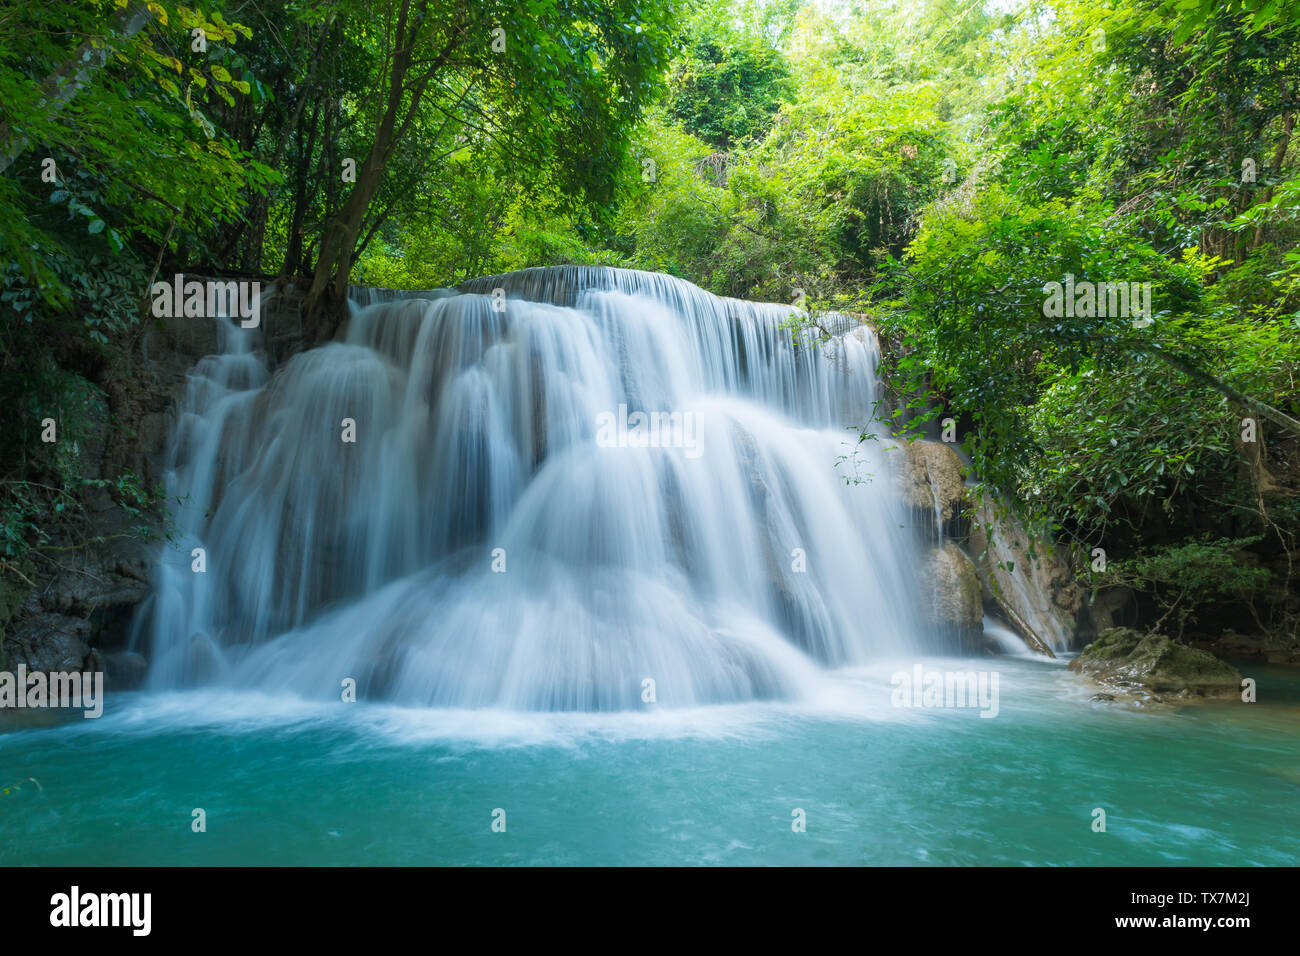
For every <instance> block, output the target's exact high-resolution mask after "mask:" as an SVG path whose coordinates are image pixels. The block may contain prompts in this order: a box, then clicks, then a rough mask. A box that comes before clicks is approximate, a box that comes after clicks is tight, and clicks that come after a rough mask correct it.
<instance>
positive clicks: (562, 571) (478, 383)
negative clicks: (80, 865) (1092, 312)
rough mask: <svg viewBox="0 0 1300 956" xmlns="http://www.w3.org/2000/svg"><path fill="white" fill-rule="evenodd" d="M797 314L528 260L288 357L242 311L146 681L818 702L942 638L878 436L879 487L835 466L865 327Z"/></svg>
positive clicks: (851, 437) (422, 697)
mask: <svg viewBox="0 0 1300 956" xmlns="http://www.w3.org/2000/svg"><path fill="white" fill-rule="evenodd" d="M496 290H500V291H496ZM502 306H504V308H503V309H502ZM791 312H792V310H791V309H789V308H787V307H784V306H777V305H762V304H755V303H748V302H742V301H738V300H731V299H720V298H717V297H715V296H712V295H709V294H708V293H705V292H703V291H702V290H700V289H698V288H697V287H695V286H693V285H691V284H689V283H686V282H683V281H680V280H676V279H672V278H670V277H666V276H660V275H652V274H648V273H640V272H633V271H628V270H615V269H588V268H577V267H566V268H557V269H534V270H524V271H522V272H518V273H511V274H509V275H506V276H493V277H488V278H485V279H480V280H475V281H474V282H471V283H467V284H466V285H465V286H463V287H462V288H461V289H460V290H458V291H457V292H447V293H444V294H440V295H438V296H437V297H432V298H419V299H416V298H408V299H400V300H394V301H388V302H375V303H374V304H371V305H368V306H366V307H364V308H359V309H357V310H356V311H355V312H354V315H353V317H352V320H351V322H350V325H349V328H348V334H347V339H346V342H343V343H332V344H329V345H325V346H322V347H319V348H316V349H314V350H311V351H309V352H305V353H302V354H299V355H296V356H294V357H293V358H292V359H291V360H289V361H288V362H286V363H285V364H284V365H283V366H282V367H280V368H279V369H277V370H276V372H275V373H274V374H273V375H272V374H269V373H268V371H267V369H266V367H265V364H264V362H263V360H262V359H261V358H260V357H259V353H258V352H257V351H256V349H257V344H258V343H257V341H256V339H255V338H254V336H255V335H256V334H257V332H256V330H248V331H245V330H241V329H239V328H236V327H235V326H234V325H232V324H230V323H226V322H223V323H222V333H221V334H222V337H223V340H224V341H223V353H222V354H221V355H218V356H212V357H209V358H207V359H204V360H203V361H202V362H201V363H200V364H199V365H198V366H197V367H196V369H195V370H194V372H193V374H192V376H191V380H190V383H189V387H188V392H187V394H186V396H185V398H184V400H183V403H182V408H181V411H180V415H179V420H178V422H177V426H176V430H175V435H174V441H173V451H172V462H171V470H170V473H169V497H171V498H172V499H173V500H178V501H180V502H181V504H180V506H179V511H178V513H177V514H176V516H175V520H176V524H177V526H178V528H179V539H180V540H179V542H178V552H179V557H178V556H177V552H173V553H172V555H171V556H169V557H165V558H164V560H163V562H162V564H161V567H160V572H159V580H158V586H157V589H156V594H155V597H154V599H153V602H152V606H151V608H150V609H149V615H150V616H149V628H150V630H151V633H152V656H153V660H154V664H153V669H152V673H151V681H152V683H153V685H154V686H155V687H158V688H170V687H178V686H185V685H191V684H195V683H210V682H233V683H236V684H238V685H240V686H244V687H250V686H251V687H260V688H265V689H267V690H273V691H276V692H280V691H288V692H293V693H298V694H301V695H303V696H307V697H319V698H326V697H329V698H333V699H337V698H338V696H339V693H340V687H341V685H342V682H343V681H345V680H346V679H347V678H353V679H355V680H356V682H357V688H358V693H359V696H361V697H363V698H371V699H377V698H381V699H387V700H390V701H395V702H399V703H404V704H411V705H434V706H452V707H486V706H492V707H505V708H515V709H548V710H611V709H630V708H641V707H644V706H645V702H646V701H647V700H648V699H654V700H655V701H656V702H657V703H658V704H659V705H661V706H689V705H699V704H709V703H719V702H728V701H742V700H750V699H760V698H797V697H802V696H806V695H809V694H812V693H814V692H815V688H816V686H817V683H818V674H819V672H820V671H822V670H824V669H826V668H832V667H839V666H844V665H849V664H854V663H860V662H863V661H865V660H867V659H868V658H870V657H871V656H873V655H884V654H891V655H892V654H900V653H908V652H912V651H916V650H921V649H925V645H926V635H925V634H924V632H923V629H922V628H921V627H919V626H918V623H917V618H916V613H915V612H916V594H915V592H916V589H915V584H914V576H915V560H914V555H913V553H912V547H913V545H912V536H911V535H910V533H909V531H908V530H907V529H906V528H905V527H904V526H905V524H906V522H907V518H906V516H905V515H904V513H903V509H902V507H901V505H900V504H899V503H898V502H897V501H895V499H894V496H893V494H892V492H891V484H892V483H891V481H890V480H889V475H888V465H887V463H886V461H885V460H884V458H885V456H884V455H883V454H882V453H881V452H880V450H879V448H878V444H879V443H872V442H867V443H863V445H860V446H856V449H857V450H856V454H858V455H859V456H863V457H865V459H866V460H865V462H863V461H859V467H861V468H865V471H866V472H867V473H868V475H869V476H870V477H869V478H868V479H867V480H864V481H846V480H845V477H846V475H845V473H844V471H843V470H839V469H837V467H836V462H837V459H841V458H842V457H843V456H845V455H846V453H847V454H852V453H854V452H852V451H850V449H853V448H854V447H855V445H856V441H855V439H856V433H855V432H850V431H847V430H846V427H849V426H862V425H864V424H866V423H867V421H868V420H869V419H870V417H871V415H872V411H873V407H874V401H875V398H876V396H875V387H876V385H875V364H876V359H877V354H876V351H875V348H876V347H875V342H874V339H873V338H872V337H871V335H870V334H869V332H867V331H866V330H865V329H859V330H855V331H853V332H847V329H848V326H845V327H843V328H840V329H837V330H834V331H837V332H838V333H840V334H839V335H838V336H837V337H836V338H834V339H832V340H831V342H830V343H829V344H828V345H827V346H825V347H823V346H822V345H820V344H818V343H817V342H816V341H814V340H812V339H809V338H799V337H796V336H794V335H792V333H791V331H790V329H789V328H788V327H787V325H786V324H785V323H786V321H787V319H788V318H789V316H790V314H791ZM846 332H847V334H845V333H846ZM638 413H642V415H643V416H645V417H641V416H638ZM647 419H648V420H649V422H650V423H651V425H653V424H655V423H658V424H661V425H662V427H661V428H659V429H658V430H657V431H656V430H655V429H654V428H652V427H647ZM345 420H347V422H345ZM349 423H350V425H351V436H349V435H348V429H349ZM348 437H353V438H354V439H355V440H354V441H348V440H345V439H346V438H348ZM873 446H876V447H873ZM195 548H202V549H203V558H204V560H205V561H206V570H205V571H204V572H203V573H196V572H195V571H194V570H192V567H191V553H192V549H195ZM649 682H653V683H652V684H651V683H649ZM650 688H653V695H651V694H650V693H649V689H650Z"/></svg>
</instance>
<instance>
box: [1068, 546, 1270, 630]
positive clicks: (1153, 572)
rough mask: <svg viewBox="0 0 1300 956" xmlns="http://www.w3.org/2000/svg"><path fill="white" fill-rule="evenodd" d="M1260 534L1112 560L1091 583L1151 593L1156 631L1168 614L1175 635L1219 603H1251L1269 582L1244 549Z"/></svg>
mask: <svg viewBox="0 0 1300 956" xmlns="http://www.w3.org/2000/svg"><path fill="white" fill-rule="evenodd" d="M1261 540H1262V536H1254V537H1249V538H1237V539H1229V538H1218V539H1211V538H1209V537H1204V538H1201V539H1199V540H1194V541H1189V542H1187V543H1184V544H1179V545H1172V546H1165V547H1157V548H1151V549H1145V550H1143V551H1142V552H1140V553H1139V554H1137V555H1135V556H1134V557H1132V558H1130V559H1126V560H1119V561H1112V562H1109V563H1108V564H1107V568H1106V571H1105V572H1099V573H1094V574H1093V576H1092V577H1093V583H1094V584H1095V585H1103V584H1105V585H1115V584H1119V585H1126V586H1129V587H1134V588H1137V589H1138V590H1140V591H1143V592H1146V593H1148V594H1150V595H1151V596H1152V597H1153V598H1154V600H1155V602H1156V604H1157V606H1158V607H1159V609H1160V611H1161V616H1160V618H1159V620H1157V621H1156V622H1155V623H1154V624H1153V625H1152V626H1151V629H1152V630H1156V629H1158V628H1159V627H1160V626H1161V625H1162V624H1163V623H1164V621H1165V620H1166V619H1168V618H1169V617H1171V616H1173V618H1174V621H1175V623H1176V625H1177V630H1176V634H1181V633H1182V631H1183V630H1184V629H1185V627H1186V626H1187V625H1188V624H1189V623H1192V622H1194V621H1195V620H1196V614H1197V610H1198V609H1201V608H1203V607H1204V606H1206V605H1208V604H1211V603H1213V602H1215V601H1220V600H1224V599H1228V600H1234V601H1243V602H1247V603H1248V602H1250V600H1251V599H1252V598H1253V597H1254V596H1255V595H1257V594H1259V593H1260V592H1262V591H1264V590H1265V589H1267V588H1268V587H1269V586H1270V585H1271V584H1273V583H1274V575H1273V574H1272V572H1270V571H1269V570H1268V569H1267V568H1262V567H1259V566H1257V565H1255V564H1252V563H1251V562H1250V561H1249V560H1247V558H1248V556H1249V555H1248V552H1247V551H1246V550H1245V549H1247V548H1249V547H1251V546H1252V545H1257V544H1259V542H1260V541H1261Z"/></svg>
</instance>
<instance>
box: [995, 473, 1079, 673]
mask: <svg viewBox="0 0 1300 956" xmlns="http://www.w3.org/2000/svg"><path fill="white" fill-rule="evenodd" d="M973 511H974V521H973V526H972V531H971V536H970V542H969V547H970V551H971V554H974V555H978V558H977V568H978V570H979V574H980V581H981V583H982V584H983V585H984V597H985V599H986V600H987V601H989V602H990V604H996V605H997V606H998V608H999V609H1000V610H1001V611H1002V612H1003V613H1004V614H1005V615H1006V616H1007V617H1008V618H1009V619H1010V620H1011V621H1012V622H1013V623H1014V624H1015V625H1016V629H1017V630H1019V631H1020V632H1021V633H1022V634H1024V635H1025V636H1026V637H1027V638H1028V639H1030V643H1031V645H1041V646H1043V647H1046V648H1049V649H1051V650H1053V651H1060V650H1065V649H1067V648H1069V646H1070V644H1071V642H1072V641H1073V639H1074V637H1075V634H1076V632H1077V630H1078V624H1079V614H1080V612H1081V611H1082V610H1083V606H1084V593H1083V590H1082V589H1081V588H1080V587H1079V586H1078V585H1077V584H1075V582H1074V576H1073V575H1072V574H1071V572H1070V565H1069V561H1068V560H1067V557H1066V554H1065V553H1064V551H1063V549H1062V548H1060V547H1058V546H1056V545H1054V544H1053V543H1052V542H1050V541H1046V540H1044V539H1042V538H1035V537H1034V536H1033V535H1031V534H1030V533H1029V531H1028V530H1027V529H1026V528H1025V526H1024V524H1023V523H1022V522H1021V521H1020V520H1019V518H1017V517H1016V515H1015V513H1014V512H1013V511H1012V510H1011V509H1010V508H1009V507H1007V506H1005V505H1003V504H1001V503H999V502H997V501H996V500H994V499H992V498H991V497H988V496H985V497H982V498H980V499H978V500H977V501H975V503H974V508H973Z"/></svg>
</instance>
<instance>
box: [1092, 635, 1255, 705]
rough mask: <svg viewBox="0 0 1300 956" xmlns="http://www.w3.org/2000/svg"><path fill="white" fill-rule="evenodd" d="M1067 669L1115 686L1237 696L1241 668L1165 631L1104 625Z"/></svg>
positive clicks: (1172, 692) (1155, 691)
mask: <svg viewBox="0 0 1300 956" xmlns="http://www.w3.org/2000/svg"><path fill="white" fill-rule="evenodd" d="M1070 670H1072V671H1075V672H1077V673H1081V674H1085V675H1086V676H1088V677H1091V678H1092V679H1093V680H1096V681H1098V682H1099V683H1102V684H1108V685H1111V686H1114V687H1122V688H1133V687H1142V688H1145V689H1147V690H1149V691H1152V692H1154V693H1156V694H1166V695H1172V696H1178V697H1191V696H1194V697H1216V698H1228V697H1236V696H1237V695H1238V694H1240V693H1241V680H1242V677H1241V672H1240V671H1238V670H1237V669H1236V668H1235V667H1233V666H1232V665H1231V664H1226V663H1224V662H1223V661H1221V660H1219V659H1218V658H1217V657H1215V656H1214V655H1213V654H1209V653H1207V652H1206V651H1201V650H1197V649H1196V648H1194V647H1188V646H1187V645H1186V644H1180V643H1178V642H1177V641H1175V640H1174V639H1173V638H1172V637H1167V636H1166V635H1164V634H1144V633H1143V632H1142V631H1139V630H1137V629H1135V628H1131V627H1112V628H1107V629H1106V630H1104V631H1102V632H1101V634H1100V635H1098V637H1097V640H1095V641H1093V642H1092V643H1091V644H1089V645H1088V646H1087V647H1085V648H1084V649H1083V653H1081V654H1080V655H1079V656H1078V657H1076V658H1075V659H1074V660H1072V661H1070Z"/></svg>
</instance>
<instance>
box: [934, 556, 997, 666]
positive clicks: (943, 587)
mask: <svg viewBox="0 0 1300 956" xmlns="http://www.w3.org/2000/svg"><path fill="white" fill-rule="evenodd" d="M920 590H921V600H922V601H923V602H924V606H923V609H922V611H923V613H922V616H923V619H924V620H925V621H926V622H927V623H929V624H930V625H932V626H934V627H936V628H938V629H939V631H940V632H941V633H943V634H944V635H946V636H949V637H951V638H953V639H955V641H956V642H957V644H959V645H960V646H961V647H962V648H963V649H964V650H976V649H978V648H979V647H980V644H981V637H982V636H983V633H984V605H983V602H982V600H981V599H980V582H979V576H978V575H977V574H976V572H975V565H974V563H973V562H972V561H971V559H970V558H968V557H967V556H966V554H965V553H964V552H963V551H962V550H961V548H959V547H958V546H957V545H956V544H954V543H953V542H951V541H948V542H945V543H944V545H943V546H942V547H940V548H935V549H934V551H933V552H932V553H931V555H930V557H929V559H928V560H927V561H926V563H925V567H924V569H923V570H922V573H921V588H920Z"/></svg>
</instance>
